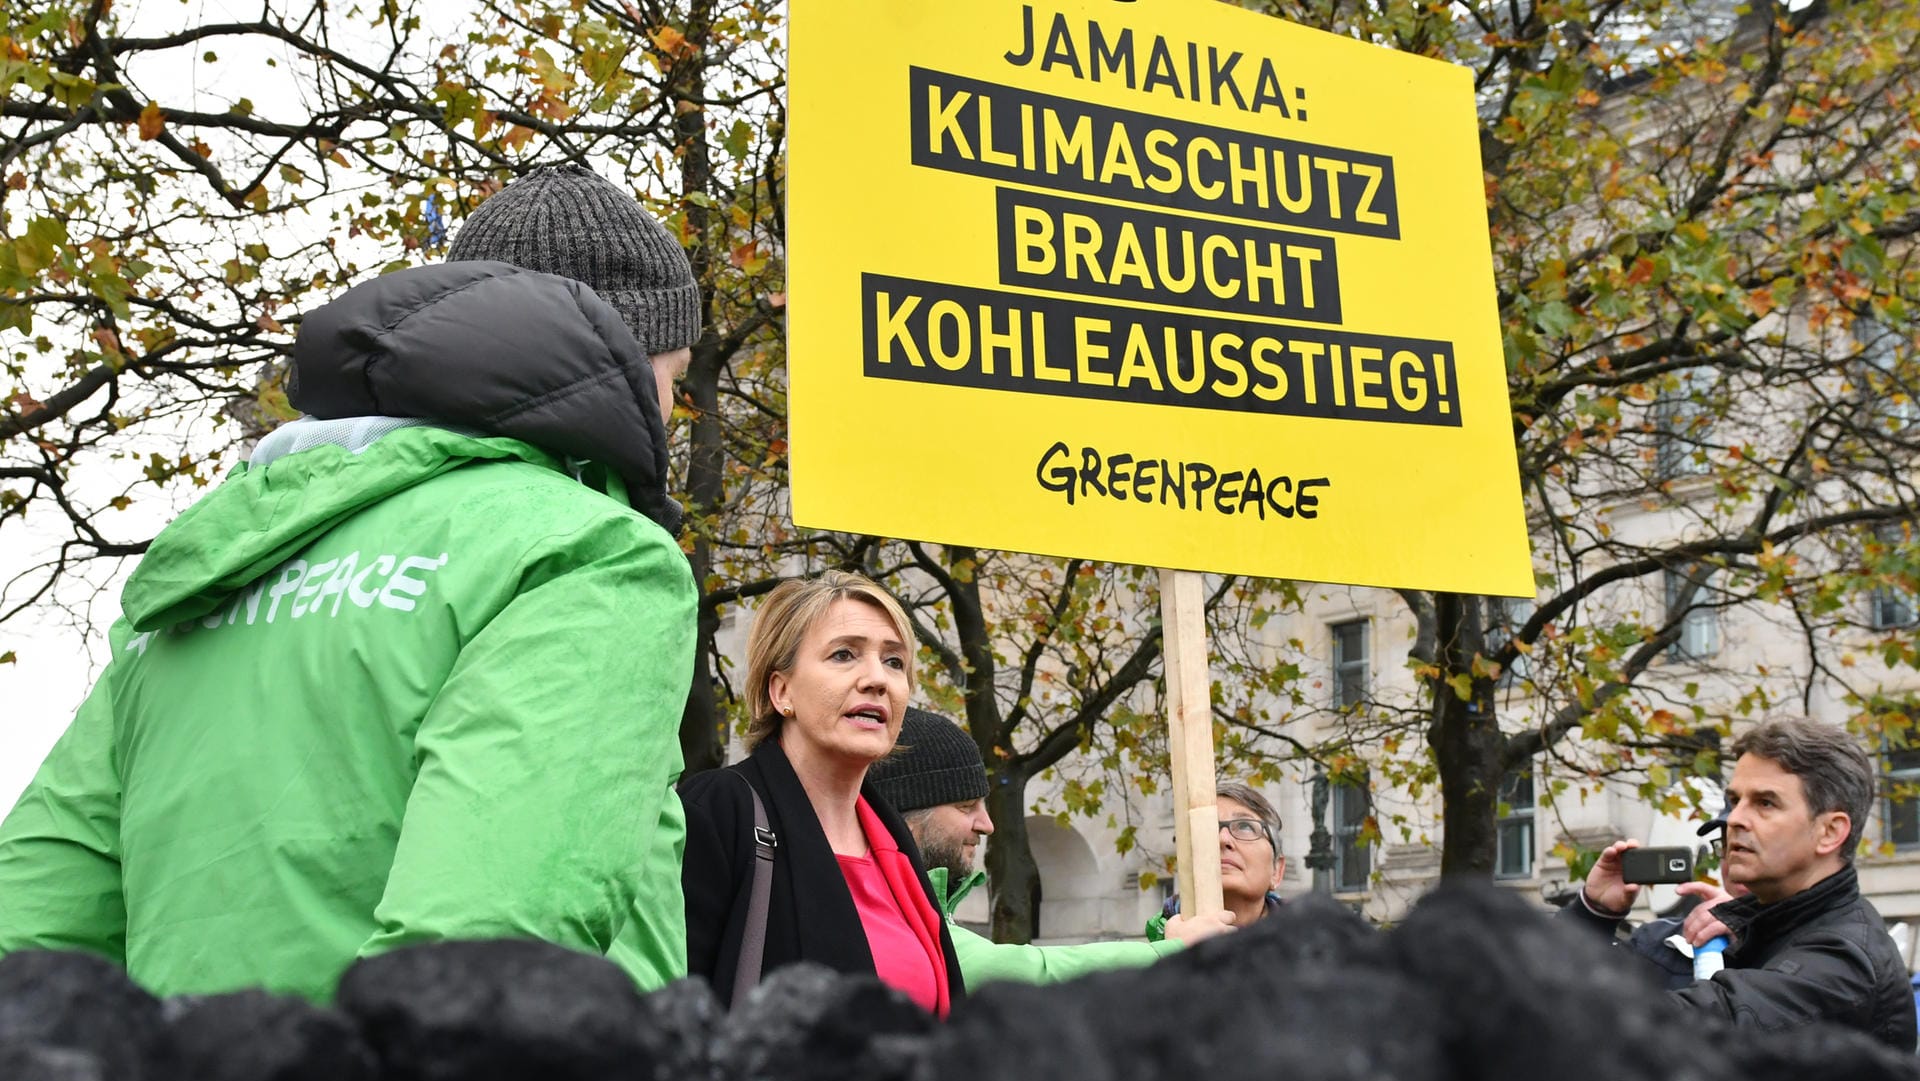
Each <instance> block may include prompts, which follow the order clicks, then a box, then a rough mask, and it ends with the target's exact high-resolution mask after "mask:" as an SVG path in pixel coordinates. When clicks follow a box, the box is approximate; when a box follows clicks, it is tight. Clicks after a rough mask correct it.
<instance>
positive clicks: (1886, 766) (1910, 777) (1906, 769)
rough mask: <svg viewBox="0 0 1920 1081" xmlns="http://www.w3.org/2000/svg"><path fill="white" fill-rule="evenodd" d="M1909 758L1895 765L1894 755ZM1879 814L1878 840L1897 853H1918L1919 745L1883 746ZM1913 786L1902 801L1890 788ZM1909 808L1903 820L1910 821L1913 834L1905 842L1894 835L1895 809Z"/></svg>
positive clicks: (1919, 808)
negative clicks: (1900, 807) (1912, 791)
mask: <svg viewBox="0 0 1920 1081" xmlns="http://www.w3.org/2000/svg"><path fill="white" fill-rule="evenodd" d="M1896 755H1907V756H1911V757H1910V758H1909V759H1908V760H1907V761H1906V762H1905V763H1904V764H1901V765H1895V759H1894V756H1896ZM1880 782H1881V783H1880V814H1881V819H1880V821H1881V839H1882V840H1884V841H1886V842H1887V843H1888V844H1890V845H1892V846H1893V847H1894V850H1895V851H1897V852H1913V851H1920V746H1916V747H1893V746H1887V747H1883V748H1882V749H1881V752H1880ZM1897 784H1907V785H1912V786H1913V788H1914V794H1913V795H1911V796H1908V797H1907V798H1905V799H1896V798H1895V797H1894V795H1893V786H1894V785H1897ZM1899 806H1905V807H1908V808H1910V810H1909V811H1908V813H1907V815H1905V816H1904V817H1905V818H1907V819H1909V820H1910V821H1911V825H1912V830H1913V832H1912V835H1911V837H1910V838H1908V839H1906V840H1901V839H1900V838H1899V837H1896V836H1894V830H1895V820H1894V814H1895V813H1896V812H1895V810H1894V809H1895V808H1896V807H1899Z"/></svg>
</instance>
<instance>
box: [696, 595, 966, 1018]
mask: <svg viewBox="0 0 1920 1081" xmlns="http://www.w3.org/2000/svg"><path fill="white" fill-rule="evenodd" d="M913 655H914V649H913V635H912V630H911V627H910V626H909V624H908V623H907V617H906V613H905V612H903V611H901V609H900V605H899V603H898V602H897V601H895V600H894V599H893V598H892V597H891V596H889V595H888V594H887V593H886V591H885V590H883V589H881V588H880V587H879V586H878V585H875V584H874V583H873V582H872V581H870V580H868V579H866V578H863V577H861V576H859V575H857V574H847V573H844V572H839V571H830V572H828V573H826V574H823V575H820V576H819V577H817V578H806V579H792V580H789V581H786V582H783V583H781V584H780V586H779V587H778V588H776V589H775V590H774V591H773V592H772V593H771V594H769V595H768V596H767V599H766V601H765V602H764V603H763V604H762V605H761V607H760V611H759V613H758V615H756V616H755V618H754V622H753V629H752V631H751V632H749V634H748V636H747V700H748V704H749V707H750V708H751V710H752V715H753V722H752V725H751V726H750V728H749V729H748V732H747V745H748V747H749V748H750V750H751V752H752V753H751V754H749V755H748V756H747V758H746V759H745V760H744V761H742V762H739V763H737V764H735V765H733V766H730V767H728V768H726V769H720V770H712V771H710V772H707V773H703V774H699V775H697V776H694V777H690V778H688V779H687V780H686V781H685V782H683V783H682V785H681V787H680V798H681V801H682V802H683V803H684V805H685V807H686V813H687V846H686V856H685V861H684V863H683V864H682V869H681V878H682V882H683V885H684V886H685V893H686V905H687V967H688V971H689V972H691V973H692V974H693V975H697V976H705V977H706V978H707V980H708V981H709V982H710V983H711V984H712V985H713V988H714V991H715V993H716V994H717V995H718V996H719V997H720V999H721V1001H730V1000H732V999H733V998H734V997H735V994H734V992H735V984H736V982H737V981H738V980H739V979H740V978H741V976H740V974H739V968H738V966H739V963H740V954H741V948H742V944H743V942H745V941H747V940H748V938H749V934H748V931H749V927H748V925H749V922H750V921H749V910H750V908H751V896H752V891H753V875H754V866H755V862H756V848H757V847H759V846H757V845H756V841H755V831H754V797H755V796H756V795H757V796H758V797H759V801H760V803H761V805H762V807H764V809H765V815H766V818H767V824H768V827H769V828H770V830H771V832H772V833H773V835H774V839H775V843H774V845H773V847H772V852H771V854H772V856H773V867H772V882H771V888H770V891H769V894H768V904H767V913H766V917H765V934H764V947H763V954H762V959H761V964H760V972H761V973H762V974H764V973H768V972H772V971H773V970H774V969H776V968H779V967H780V966H781V965H786V964H792V963H793V962H796V961H813V962H817V963H819V964H823V965H826V966H828V967H829V968H833V969H837V970H839V971H841V972H847V973H855V974H869V975H877V976H878V977H879V978H880V979H881V980H883V981H885V982H886V983H888V984H889V985H891V986H893V987H895V988H898V989H899V990H901V991H902V992H904V993H905V994H907V995H908V996H909V997H910V998H912V999H913V1000H914V1001H915V1002H917V1003H919V1004H920V1005H921V1006H922V1007H924V1008H926V1009H927V1010H929V1011H931V1012H933V1013H935V1014H937V1015H941V1016H944V1015H945V1014H946V1012H947V1011H948V1010H949V1009H950V1008H951V1007H952V1005H953V1003H954V1002H955V1001H956V1000H957V999H958V998H960V996H961V995H962V994H963V993H964V986H963V984H962V981H961V977H960V965H959V962H958V961H957V960H956V959H955V958H954V953H953V942H952V939H951V938H950V937H949V936H948V934H947V928H946V921H945V920H943V919H942V918H941V916H940V913H939V910H938V909H937V908H936V907H935V906H934V903H933V901H932V900H931V898H932V889H931V887H930V886H929V885H928V883H927V874H926V869H925V866H924V865H923V864H922V862H921V859H920V853H919V850H918V849H916V848H915V847H914V843H913V837H912V834H911V833H909V832H908V830H907V826H906V824H905V823H904V822H903V821H902V820H901V818H900V816H899V815H898V814H896V813H895V812H894V810H893V808H891V807H889V806H887V804H886V802H885V801H884V800H882V799H881V798H880V796H879V795H878V794H877V793H876V792H875V790H874V789H873V787H872V786H871V785H869V784H868V783H867V768H868V767H869V766H871V765H872V764H873V763H874V762H876V761H878V760H879V759H881V758H883V757H885V756H886V755H887V754H888V752H890V751H891V750H892V749H893V743H894V740H895V739H896V738H897V737H898V736H899V734H900V725H901V722H902V721H903V720H904V718H905V716H906V708H907V696H908V695H909V694H910V693H911V692H912V690H913ZM748 978H750V977H748Z"/></svg>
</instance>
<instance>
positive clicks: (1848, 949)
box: [1565, 718, 1916, 1052]
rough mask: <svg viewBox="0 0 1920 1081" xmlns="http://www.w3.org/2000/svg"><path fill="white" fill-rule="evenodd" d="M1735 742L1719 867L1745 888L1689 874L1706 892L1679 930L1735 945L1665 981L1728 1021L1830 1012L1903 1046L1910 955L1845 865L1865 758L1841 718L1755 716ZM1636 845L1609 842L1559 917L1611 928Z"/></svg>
mask: <svg viewBox="0 0 1920 1081" xmlns="http://www.w3.org/2000/svg"><path fill="white" fill-rule="evenodd" d="M1732 750H1733V755H1734V758H1735V762H1734V767H1733V779H1732V780H1731V781H1730V782H1729V783H1728V785H1727V814H1726V848H1725V858H1724V859H1723V861H1722V864H1721V870H1722V874H1723V875H1724V877H1725V878H1726V880H1727V882H1728V884H1729V885H1730V886H1731V885H1736V884H1737V885H1738V886H1743V887H1745V888H1746V890H1747V891H1748V894H1749V895H1748V896H1745V897H1738V898H1732V897H1729V896H1726V895H1724V894H1723V893H1722V891H1717V890H1712V889H1711V887H1707V886H1705V884H1701V885H1700V886H1693V887H1688V890H1689V891H1690V892H1694V891H1700V890H1703V889H1704V890H1706V891H1707V892H1708V894H1709V896H1707V897H1706V898H1705V900H1704V903H1702V904H1701V905H1700V907H1699V908H1697V909H1695V910H1694V912H1693V913H1690V914H1689V916H1688V918H1687V921H1686V923H1685V925H1684V931H1683V933H1684V934H1686V936H1687V939H1688V941H1689V942H1692V943H1693V944H1695V945H1696V946H1697V945H1699V944H1700V943H1703V942H1705V941H1706V940H1707V939H1709V938H1712V937H1713V936H1714V935H1715V934H1726V935H1727V936H1728V937H1729V938H1731V940H1732V943H1733V944H1732V945H1731V946H1730V947H1729V948H1728V949H1727V952H1726V967H1725V969H1724V970H1722V971H1721V972H1720V973H1719V974H1717V975H1715V976H1714V977H1713V978H1712V979H1710V980H1701V981H1699V982H1696V983H1694V984H1692V985H1691V986H1688V987H1684V988H1681V989H1679V990H1675V991H1670V992H1668V993H1669V994H1670V995H1672V996H1673V997H1674V999H1675V1000H1676V1001H1677V1002H1679V1003H1682V1004H1685V1005H1687V1006H1690V1007H1692V1008H1694V1009H1699V1010H1704V1011H1706V1012H1708V1013H1711V1014H1714V1015H1716V1016H1718V1017H1722V1018H1725V1019H1727V1020H1730V1021H1732V1022H1734V1023H1735V1024H1740V1025H1753V1026H1756V1027H1759V1028H1766V1029H1778V1028H1787V1027H1794V1026H1799V1025H1807V1024H1813V1023H1815V1022H1820V1021H1826V1022H1832V1023H1835V1024H1840V1025H1845V1026H1847V1027H1849V1028H1854V1029H1858V1030H1860V1031H1862V1032H1865V1033H1867V1034H1868V1035H1870V1036H1873V1037H1875V1038H1876V1039H1879V1040H1881V1041H1882V1042H1884V1043H1887V1044H1889V1045H1891V1046H1894V1047H1897V1048H1899V1049H1900V1050H1902V1051H1908V1052H1911V1051H1912V1050H1913V1049H1914V1041H1915V1036H1916V1026H1915V1015H1914V1005H1913V993H1912V990H1911V989H1910V988H1909V986H1908V982H1907V971H1906V965H1905V964H1904V963H1903V962H1902V961H1901V960H1900V953H1899V950H1898V949H1897V948H1895V946H1894V944H1893V939H1892V937H1891V936H1889V935H1888V934H1887V930H1886V923H1885V921H1884V920H1882V919H1881V918H1880V914H1879V913H1878V912H1876V911H1874V909H1873V906H1872V905H1871V904H1869V903H1867V900H1866V899H1865V898H1864V897H1862V896H1860V886H1859V882H1858V880H1857V878H1856V877H1855V874H1854V868H1853V854H1854V849H1855V846H1856V842H1857V841H1858V839H1859V832H1860V824H1861V823H1862V822H1864V821H1865V820H1866V816H1867V809H1868V806H1869V803H1870V801H1871V800H1872V799H1873V764H1872V762H1871V761H1870V760H1869V759H1868V757H1867V755H1866V752H1865V751H1863V750H1862V749H1861V748H1860V746H1859V744H1858V743H1856V742H1855V741H1854V739H1853V737H1851V736H1850V735H1848V734H1847V732H1846V731H1845V730H1843V729H1841V728H1839V727H1837V726H1834V725H1828V724H1822V723H1820V722H1817V721H1813V720H1808V719H1804V718H1797V719H1791V720H1775V721H1768V722H1766V723H1764V724H1761V725H1760V726H1758V727H1756V728H1754V729H1752V730H1751V731H1748V732H1747V733H1745V734H1744V735H1742V736H1741V737H1740V738H1739V739H1737V740H1735V741H1734V743H1733V748H1732ZM1639 845H1640V842H1638V841H1634V840H1627V841H1620V842H1618V843H1615V844H1613V845H1610V846H1608V847H1607V849H1606V851H1604V852H1602V853H1601V854H1600V859H1599V860H1598V861H1596V862H1595V863H1594V865H1593V869H1592V870H1591V871H1589V872H1588V873H1587V881H1586V885H1585V887H1584V888H1583V889H1582V890H1581V892H1580V898H1579V900H1578V901H1576V902H1574V903H1573V904H1570V905H1568V906H1567V910H1566V913H1565V916H1566V918H1571V919H1574V920H1577V921H1579V922H1585V923H1588V924H1591V925H1593V926H1595V927H1597V928H1600V929H1602V930H1604V931H1607V932H1608V933H1611V931H1612V929H1613V928H1614V927H1615V926H1616V925H1617V924H1618V923H1619V921H1620V920H1621V919H1623V918H1624V917H1625V916H1626V915H1627V913H1628V911H1629V910H1630V909H1631V908H1632V907H1633V903H1634V901H1635V900H1636V899H1637V898H1638V897H1639V894H1640V886H1639V885H1638V884H1637V883H1632V882H1628V881H1627V876H1626V875H1625V874H1624V868H1623V864H1624V862H1625V853H1627V852H1628V851H1630V850H1632V849H1635V848H1638V847H1639Z"/></svg>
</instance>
